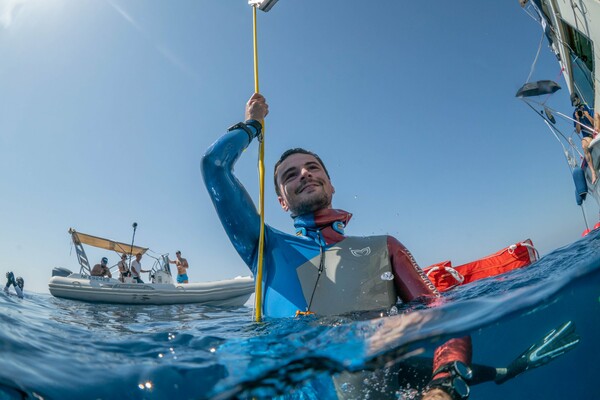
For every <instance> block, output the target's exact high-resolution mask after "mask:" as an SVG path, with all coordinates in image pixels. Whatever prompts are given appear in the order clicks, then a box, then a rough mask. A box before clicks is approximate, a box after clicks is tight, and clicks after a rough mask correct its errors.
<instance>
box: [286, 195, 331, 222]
mask: <svg viewBox="0 0 600 400" xmlns="http://www.w3.org/2000/svg"><path fill="white" fill-rule="evenodd" d="M329 204H330V202H329V201H328V200H327V198H322V197H319V198H318V199H311V200H310V201H306V202H302V203H300V204H298V205H296V206H295V207H293V208H290V211H291V213H292V216H294V217H296V216H298V215H304V214H309V213H314V212H315V211H318V210H321V209H323V208H329Z"/></svg>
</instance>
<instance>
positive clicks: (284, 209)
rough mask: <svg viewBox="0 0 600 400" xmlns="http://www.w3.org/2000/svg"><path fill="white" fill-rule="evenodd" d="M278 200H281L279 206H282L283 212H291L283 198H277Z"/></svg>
mask: <svg viewBox="0 0 600 400" xmlns="http://www.w3.org/2000/svg"><path fill="white" fill-rule="evenodd" d="M277 200H279V204H280V205H281V208H283V211H286V212H287V211H290V207H289V206H288V204H287V203H286V201H285V199H284V198H283V197H281V196H277Z"/></svg>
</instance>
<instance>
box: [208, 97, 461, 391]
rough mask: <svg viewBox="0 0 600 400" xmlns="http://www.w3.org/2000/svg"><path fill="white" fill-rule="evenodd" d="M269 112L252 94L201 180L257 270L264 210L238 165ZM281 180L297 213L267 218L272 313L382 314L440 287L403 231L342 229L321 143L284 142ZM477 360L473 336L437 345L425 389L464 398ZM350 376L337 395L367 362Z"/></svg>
mask: <svg viewBox="0 0 600 400" xmlns="http://www.w3.org/2000/svg"><path fill="white" fill-rule="evenodd" d="M267 114H268V105H267V103H266V100H265V98H264V97H263V96H262V95H260V94H254V95H253V96H252V97H251V98H250V100H249V101H248V103H247V105H246V122H244V123H238V124H236V125H234V126H232V127H231V128H229V130H228V132H227V133H226V134H225V135H224V136H222V137H221V138H220V139H219V140H217V141H216V142H215V143H214V144H213V145H212V146H211V147H210V148H209V149H208V151H207V153H206V154H205V156H204V157H203V160H202V173H203V177H204V182H205V184H206V186H207V188H208V192H209V194H210V196H211V198H212V201H213V204H214V205H215V208H216V210H217V213H218V215H219V217H220V219H221V223H222V224H223V226H224V228H225V230H226V232H227V234H228V236H229V238H230V240H231V241H232V243H233V245H234V247H235V248H236V250H237V252H238V253H239V255H240V256H241V257H242V259H243V260H244V261H245V262H246V264H247V265H248V267H249V268H250V269H251V271H252V272H253V273H254V274H255V275H256V271H257V255H258V242H259V231H260V217H259V215H258V213H257V211H256V207H255V206H254V204H253V203H252V200H251V198H250V196H249V195H248V193H247V192H246V190H245V188H244V187H243V186H242V185H241V183H240V182H239V181H238V180H237V179H236V178H235V176H234V175H233V166H234V164H235V162H236V161H237V159H238V158H239V157H240V155H241V154H242V152H243V151H244V150H245V149H246V148H247V147H248V145H249V144H250V142H252V140H253V139H254V138H255V137H257V136H259V135H260V134H261V130H262V126H261V123H260V122H259V121H261V120H263V119H264V117H265V116H266V115H267ZM274 183H275V190H276V193H277V197H278V200H279V203H280V204H281V207H282V208H283V210H284V211H288V212H290V213H291V215H292V218H293V219H294V226H295V229H296V235H289V234H286V233H283V232H281V231H278V230H275V229H273V228H271V227H270V226H268V225H267V226H265V231H266V232H265V249H264V258H265V259H264V271H265V276H266V278H265V280H264V287H265V291H264V310H263V311H264V314H265V315H266V316H270V317H294V316H298V315H305V314H317V315H340V314H346V313H351V312H355V311H372V312H376V313H377V314H378V313H380V312H384V313H386V312H387V310H389V309H390V308H391V307H392V306H394V305H395V304H396V302H397V299H398V297H399V298H401V299H402V301H404V302H410V301H414V300H417V299H420V300H423V301H430V300H433V299H436V298H438V297H439V296H440V295H439V293H438V291H437V289H436V288H435V286H434V285H433V284H432V283H431V282H430V281H429V280H428V279H427V277H426V276H425V275H424V273H423V271H422V270H421V269H420V268H419V267H418V265H417V263H416V261H415V259H414V258H413V256H412V254H411V253H410V252H409V251H408V249H406V247H404V246H403V245H402V244H401V243H400V242H399V241H398V240H397V239H396V238H394V237H392V236H387V235H385V236H371V237H350V236H345V234H344V228H345V227H346V225H347V224H348V222H349V221H350V218H351V217H352V214H350V213H348V212H346V211H344V210H338V209H334V208H333V207H332V198H333V194H334V193H335V190H334V188H333V185H332V184H331V180H330V177H329V173H328V171H327V169H326V168H325V165H324V163H323V162H322V160H321V159H320V158H319V156H317V155H316V154H315V153H313V152H310V151H307V150H304V149H291V150H288V151H286V152H285V153H284V154H283V155H282V156H281V158H280V160H279V161H278V162H277V164H276V165H275V169H274ZM470 362H471V340H470V338H469V337H464V338H460V339H451V340H450V341H448V342H446V343H445V344H443V345H442V346H440V347H439V348H438V349H437V350H436V352H435V355H434V364H433V370H432V371H435V374H433V376H432V379H431V380H430V382H429V385H428V387H427V389H426V390H425V394H424V397H423V399H424V400H434V399H435V400H451V399H457V398H464V397H463V395H462V394H461V393H458V390H459V388H455V386H456V385H454V384H453V382H454V381H457V379H456V378H455V375H454V370H455V368H456V365H460V366H465V367H466V366H467V365H469V364H470ZM343 379H344V380H341V379H335V380H334V383H335V386H336V394H337V395H338V396H340V397H344V395H345V393H343V392H344V390H343V386H342V385H343V384H344V383H345V382H347V381H348V380H350V381H352V382H356V383H357V384H358V386H360V385H361V382H362V380H363V378H362V376H361V373H360V372H359V373H356V374H345V375H344V377H343ZM460 379H461V378H458V380H460ZM463 383H464V381H463ZM391 384H393V383H391ZM464 386H466V384H465V385H464ZM467 388H468V386H467ZM358 390H360V389H358ZM346 395H348V394H347V393H346ZM350 395H352V394H350ZM459 395H460V397H458V396H459Z"/></svg>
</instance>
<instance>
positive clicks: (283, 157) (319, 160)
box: [273, 147, 331, 196]
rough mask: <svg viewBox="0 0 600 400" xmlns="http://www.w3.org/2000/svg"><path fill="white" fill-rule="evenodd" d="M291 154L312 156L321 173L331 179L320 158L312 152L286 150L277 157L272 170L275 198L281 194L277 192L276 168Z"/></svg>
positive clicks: (298, 148) (299, 149) (296, 149)
mask: <svg viewBox="0 0 600 400" xmlns="http://www.w3.org/2000/svg"><path fill="white" fill-rule="evenodd" d="M292 154H308V155H309V156H313V157H314V158H316V159H317V161H318V162H319V164H321V167H323V171H325V174H326V175H327V177H328V178H329V179H331V177H330V176H329V172H328V171H327V168H325V164H323V160H321V157H319V156H318V155H317V154H316V153H313V152H312V151H309V150H306V149H303V148H301V147H296V148H293V149H289V150H286V151H284V152H283V154H282V155H281V157H279V161H277V162H276V163H275V167H274V168H273V183H274V184H275V193H277V196H281V192H280V191H279V185H278V184H277V168H279V166H280V165H281V163H282V162H284V161H285V159H286V158H288V157H289V156H291V155H292Z"/></svg>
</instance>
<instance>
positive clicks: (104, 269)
mask: <svg viewBox="0 0 600 400" xmlns="http://www.w3.org/2000/svg"><path fill="white" fill-rule="evenodd" d="M90 275H91V276H105V277H107V278H112V274H111V273H110V269H109V268H108V258H106V257H102V260H100V264H96V265H94V268H92V271H91V272H90Z"/></svg>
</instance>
